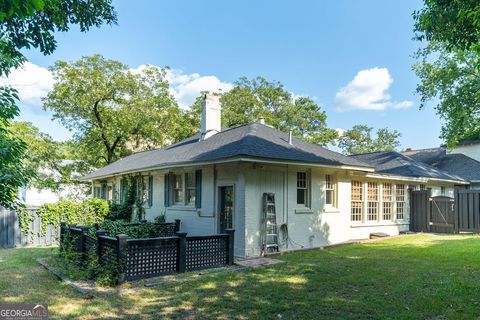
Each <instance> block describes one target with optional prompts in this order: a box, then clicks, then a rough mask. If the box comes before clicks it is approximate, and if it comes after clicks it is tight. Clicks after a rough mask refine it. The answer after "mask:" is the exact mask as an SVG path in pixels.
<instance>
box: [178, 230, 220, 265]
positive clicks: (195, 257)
mask: <svg viewBox="0 0 480 320" xmlns="http://www.w3.org/2000/svg"><path fill="white" fill-rule="evenodd" d="M228 238H229V236H228V235H215V236H207V237H187V257H186V270H187V271H192V270H200V269H206V268H215V267H221V266H224V265H226V264H228Z"/></svg>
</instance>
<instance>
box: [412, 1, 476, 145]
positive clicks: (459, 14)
mask: <svg viewBox="0 0 480 320" xmlns="http://www.w3.org/2000/svg"><path fill="white" fill-rule="evenodd" d="M414 18H415V31H416V38H417V39H418V40H419V41H427V42H428V43H427V45H426V46H425V47H424V48H422V49H420V50H419V51H418V52H417V53H416V59H417V63H416V64H415V65H414V66H413V70H414V71H415V72H416V74H417V76H418V77H419V79H420V83H419V84H418V85H417V89H416V91H417V93H418V94H419V95H420V97H421V105H420V108H424V107H425V106H426V105H427V103H428V102H431V101H435V102H436V106H435V108H436V110H437V113H438V114H439V116H440V117H441V118H442V119H443V120H444V123H443V125H442V132H441V138H442V139H443V140H444V141H445V142H446V143H447V146H448V147H450V148H452V147H454V146H455V145H456V144H457V143H458V142H459V141H461V140H464V139H479V138H480V126H479V124H480V93H479V92H480V90H479V89H480V42H479V36H480V2H478V1H476V0H465V1H464V0H453V1H443V0H426V1H425V6H424V8H423V9H422V10H419V11H416V12H415V13H414Z"/></svg>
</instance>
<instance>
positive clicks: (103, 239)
mask: <svg viewBox="0 0 480 320" xmlns="http://www.w3.org/2000/svg"><path fill="white" fill-rule="evenodd" d="M117 248H118V245H117V239H116V238H113V237H109V236H99V237H98V257H99V261H100V264H103V265H111V266H112V265H115V264H117V263H118V261H117Z"/></svg>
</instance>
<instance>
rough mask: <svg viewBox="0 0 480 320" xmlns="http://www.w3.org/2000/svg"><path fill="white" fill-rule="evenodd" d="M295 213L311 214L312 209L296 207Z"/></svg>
mask: <svg viewBox="0 0 480 320" xmlns="http://www.w3.org/2000/svg"><path fill="white" fill-rule="evenodd" d="M295 213H297V214H312V213H313V210H312V209H310V208H297V209H295Z"/></svg>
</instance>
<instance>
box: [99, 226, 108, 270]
mask: <svg viewBox="0 0 480 320" xmlns="http://www.w3.org/2000/svg"><path fill="white" fill-rule="evenodd" d="M106 234H107V231H105V230H103V229H100V230H97V256H98V262H101V259H100V254H101V252H102V248H101V247H102V240H101V238H100V236H104V235H106Z"/></svg>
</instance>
